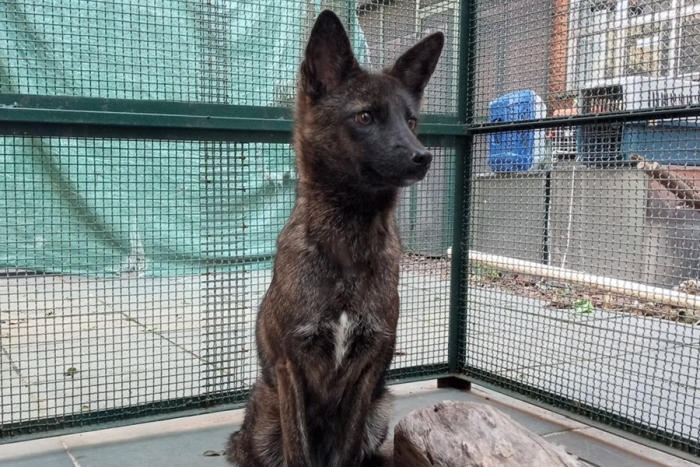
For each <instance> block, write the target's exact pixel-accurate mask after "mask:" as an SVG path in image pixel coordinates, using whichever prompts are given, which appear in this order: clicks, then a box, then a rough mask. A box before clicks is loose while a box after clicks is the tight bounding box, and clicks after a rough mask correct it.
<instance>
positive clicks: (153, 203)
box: [0, 0, 365, 276]
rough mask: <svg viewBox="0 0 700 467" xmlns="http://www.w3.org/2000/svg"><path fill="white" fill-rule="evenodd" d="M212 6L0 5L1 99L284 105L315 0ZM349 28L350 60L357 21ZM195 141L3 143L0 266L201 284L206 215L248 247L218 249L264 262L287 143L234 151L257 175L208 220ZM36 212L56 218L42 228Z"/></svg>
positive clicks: (242, 181)
mask: <svg viewBox="0 0 700 467" xmlns="http://www.w3.org/2000/svg"><path fill="white" fill-rule="evenodd" d="M216 5H217V2H188V1H159V2H155V3H153V4H150V3H149V4H144V3H143V2H139V1H136V0H132V1H130V2H129V1H124V2H114V3H109V2H105V3H102V2H100V3H99V4H98V5H91V4H90V3H86V2H81V1H64V0H55V1H42V2H27V1H21V0H20V1H5V2H1V3H0V43H3V44H4V45H3V46H2V47H0V92H2V93H12V94H30V95H49V96H51V95H65V96H80V97H100V98H109V99H140V100H168V101H196V102H208V103H217V104H237V105H264V106H272V105H277V106H280V105H289V104H290V103H291V102H292V99H293V96H294V82H295V81H294V80H295V77H296V71H297V67H298V63H299V58H300V54H301V45H302V44H303V40H304V38H303V37H302V36H303V35H304V34H305V32H306V26H307V23H308V18H309V14H310V13H311V14H312V15H311V17H313V16H315V15H316V14H317V13H318V12H320V10H321V8H322V6H323V5H322V4H321V2H320V1H315V2H306V3H304V2H295V1H291V0H285V1H279V0H265V1H259V2H256V3H255V4H249V2H228V3H227V4H226V5H225V8H224V7H222V6H219V7H218V8H219V10H217V6H216ZM353 11H356V10H354V9H353ZM348 29H349V30H350V31H351V32H352V36H353V40H354V48H355V49H356V51H357V54H358V56H359V57H360V59H363V57H364V56H365V40H364V37H363V34H362V30H361V29H360V28H359V26H358V18H357V15H356V14H353V15H352V18H351V20H350V21H349V26H348ZM241 70H245V72H244V73H243V72H241ZM125 145H126V147H125ZM201 145H202V143H189V142H184V143H178V144H177V147H173V145H171V144H169V145H161V144H153V143H152V142H148V141H129V142H128V143H125V142H123V141H109V140H90V141H88V142H83V143H81V144H77V143H75V142H71V141H70V140H66V139H60V138H10V137H7V138H1V139H0V147H2V148H3V150H2V153H0V155H1V156H2V160H1V167H2V169H1V171H2V177H0V209H2V210H3V212H6V213H8V215H7V216H3V218H2V220H0V238H2V240H0V267H2V268H19V269H28V270H37V271H41V272H46V273H60V274H88V275H98V276H99V275H107V276H109V275H120V274H124V273H129V274H133V273H136V274H139V275H153V276H160V275H177V274H183V273H184V274H189V273H199V272H202V271H203V270H204V269H205V268H206V264H207V261H208V255H207V246H206V244H207V241H206V240H203V237H205V236H206V235H209V234H210V233H206V232H204V227H203V226H204V225H207V226H209V225H210V223H209V222H208V220H209V216H211V215H214V216H215V218H216V219H215V222H216V225H217V228H216V229H215V230H220V231H221V232H227V231H229V232H230V231H231V230H235V229H234V227H233V224H234V223H240V222H241V216H242V213H245V228H246V229H247V232H246V233H247V235H246V237H247V241H246V244H245V251H242V250H241V249H240V247H238V246H237V245H235V241H236V239H235V238H234V237H231V239H230V242H231V248H230V251H231V252H232V254H234V255H236V256H241V255H245V256H248V257H259V256H269V255H270V254H272V253H273V248H274V240H275V236H276V234H275V233H276V232H278V231H279V229H280V228H281V224H282V223H283V222H284V220H285V219H286V217H287V216H286V213H287V212H288V211H289V209H291V203H292V199H293V198H292V197H291V196H290V190H293V184H291V183H285V180H290V179H293V178H294V157H293V154H292V151H291V150H290V149H289V146H287V145H273V146H270V145H266V146H265V150H264V151H263V150H262V145H249V146H247V148H246V149H247V154H246V157H247V158H248V160H251V159H254V160H255V161H256V164H238V165H237V166H236V169H235V177H236V183H237V186H239V187H241V189H239V190H237V191H236V192H235V193H234V194H233V195H235V202H227V201H226V200H219V201H220V202H221V203H224V204H225V205H226V207H225V209H228V210H229V211H228V212H229V214H230V216H221V215H218V214H212V212H217V213H218V212H219V211H220V210H221V209H223V208H222V207H221V206H216V205H212V203H211V201H207V202H205V201H203V200H205V199H206V198H207V188H206V174H207V172H210V171H211V170H216V169H215V168H212V166H211V164H212V162H211V161H212V159H211V158H210V157H207V154H209V155H211V154H214V153H216V154H223V153H225V150H224V152H223V153H222V149H216V150H214V149H212V150H211V151H209V152H207V151H203V150H202V149H203V148H202V147H201ZM217 151H218V152H217ZM173 154H177V159H176V160H174V158H173ZM231 157H232V158H233V157H234V156H233V155H231ZM236 157H237V156H236ZM224 159H225V158H222V157H219V160H224ZM219 165H221V164H219ZM223 165H226V163H225V162H224V163H223ZM17 193H25V194H26V193H31V196H20V197H18V196H16V194H17ZM47 212H49V213H51V216H50V218H51V219H54V220H55V219H60V222H56V221H54V222H46V213H47ZM271 212H273V213H274V215H270V213H271ZM208 228H209V227H208ZM205 234H206V235H205ZM219 242H226V240H221V239H220V240H219ZM217 260H218V261H220V262H221V261H224V262H225V260H226V258H225V257H224V258H222V257H221V255H220V254H219V255H217ZM233 267H235V266H233Z"/></svg>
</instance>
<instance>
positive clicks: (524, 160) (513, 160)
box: [488, 90, 545, 172]
mask: <svg viewBox="0 0 700 467" xmlns="http://www.w3.org/2000/svg"><path fill="white" fill-rule="evenodd" d="M543 109H544V105H543V104H542V100H541V99H540V98H539V97H538V96H537V95H536V94H535V93H534V92H533V91H530V90H525V91H516V92H511V93H508V94H504V95H502V96H500V97H498V98H496V99H494V100H493V101H491V103H490V104H489V122H515V121H519V120H535V119H538V118H544V116H545V115H543V114H544V111H543ZM538 133H540V132H538V131H536V130H521V131H509V132H503V133H492V134H490V135H489V153H488V163H489V166H490V167H491V170H493V171H494V172H524V171H527V170H530V169H531V168H532V163H533V160H534V159H535V156H536V151H537V150H538V147H537V146H538V145H539V143H540V142H539V141H538V140H539V139H540V135H539V134H538Z"/></svg>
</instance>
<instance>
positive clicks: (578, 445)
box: [0, 381, 697, 467]
mask: <svg viewBox="0 0 700 467" xmlns="http://www.w3.org/2000/svg"><path fill="white" fill-rule="evenodd" d="M392 389H393V391H394V393H395V394H396V395H397V400H396V402H395V417H394V420H395V421H396V420H399V419H400V418H402V417H403V416H405V415H406V414H408V413H409V412H410V411H411V410H413V409H415V408H418V407H423V406H428V405H431V404H434V403H437V402H440V401H443V400H458V401H472V402H479V403H485V404H489V405H492V406H494V407H496V408H497V409H499V410H501V411H503V412H505V413H507V414H508V415H510V416H511V417H512V418H513V419H514V420H515V421H516V422H518V423H520V424H522V425H523V426H524V427H526V428H527V429H529V430H530V431H532V432H534V433H536V434H538V435H540V436H542V437H544V438H545V439H547V440H548V441H549V442H552V443H554V444H558V445H563V446H565V447H566V449H567V451H569V452H570V453H572V454H575V455H577V456H578V457H579V458H580V459H582V460H584V461H585V462H587V463H588V464H590V465H593V466H601V467H651V466H672V467H685V466H692V465H697V464H691V463H690V462H687V461H684V460H682V459H680V458H677V457H675V456H671V455H668V454H666V453H662V452H660V451H657V450H654V449H651V448H647V447H645V446H642V445H639V444H636V443H634V442H631V441H628V440H625V439H622V438H619V437H617V436H614V435H611V434H608V433H605V432H602V431H600V430H598V429H595V428H592V427H589V426H587V425H583V424H581V423H578V422H575V421H572V420H570V419H568V418H565V417H562V416H559V415H557V414H554V413H552V412H549V411H546V410H544V409H541V408H538V407H535V406H531V405H529V404H525V403H523V402H520V401H517V400H515V399H512V398H509V397H506V396H503V395H501V394H498V393H495V392H492V391H489V390H487V389H484V388H479V387H473V388H472V390H471V391H469V392H466V391H460V390H456V389H437V388H436V385H435V381H426V382H420V383H411V384H404V385H399V386H394V387H393V388H392ZM242 417H243V411H242V410H232V411H224V412H216V413H211V414H206V415H197V416H191V417H186V418H177V419H171V420H166V421H159V422H151V423H141V424H138V425H131V426H125V427H118V428H111V429H102V430H96V431H90V432H86V433H81V434H72V435H66V436H57V437H52V438H45V439H40V440H33V441H24V442H16V443H10V444H4V445H0V465H2V466H3V467H146V466H147V467H200V466H201V467H225V466H226V463H225V461H224V458H223V457H221V456H220V455H211V454H219V453H220V452H221V451H222V450H223V449H224V446H225V443H226V439H227V437H228V435H229V434H230V433H231V432H232V431H234V430H236V429H237V427H238V426H239V424H240V422H241V420H242ZM207 454H209V455H207ZM527 467H536V466H527Z"/></svg>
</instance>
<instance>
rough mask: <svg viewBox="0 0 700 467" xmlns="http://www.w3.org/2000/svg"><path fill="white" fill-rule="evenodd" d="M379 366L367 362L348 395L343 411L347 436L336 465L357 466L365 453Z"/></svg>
mask: <svg viewBox="0 0 700 467" xmlns="http://www.w3.org/2000/svg"><path fill="white" fill-rule="evenodd" d="M380 370H381V368H379V366H378V365H377V364H376V363H375V362H371V363H368V364H367V367H366V370H365V371H363V372H362V374H361V376H360V378H359V379H358V381H357V384H356V386H354V387H352V386H351V393H350V394H347V395H346V400H345V401H344V404H345V407H346V408H345V410H344V411H343V413H344V414H345V415H346V417H347V419H346V420H345V421H344V427H345V433H346V434H347V438H346V439H345V443H344V444H343V448H342V450H341V451H340V452H339V453H338V456H337V457H336V463H335V465H336V466H338V467H356V466H359V465H360V462H361V460H362V458H363V456H364V455H365V452H364V449H363V444H365V436H366V430H367V420H368V417H369V412H370V409H371V407H372V395H373V393H374V390H375V387H376V385H377V383H378V382H379V375H380Z"/></svg>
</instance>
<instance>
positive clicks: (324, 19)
mask: <svg viewBox="0 0 700 467" xmlns="http://www.w3.org/2000/svg"><path fill="white" fill-rule="evenodd" d="M356 66H359V65H358V64H357V61H356V60H355V54H354V53H353V51H352V46H351V45H350V39H349V38H348V35H347V33H346V32H345V28H344V27H343V23H341V22H340V19H338V17H337V16H336V15H335V13H333V12H332V11H330V10H324V11H323V12H321V14H320V15H318V18H317V19H316V23H315V24H314V27H313V29H312V30H311V36H310V37H309V42H308V44H307V45H306V53H305V55H304V61H303V62H302V64H301V85H302V88H303V90H304V92H305V93H306V94H308V95H310V96H312V97H320V96H321V95H322V94H323V93H324V92H328V91H330V90H332V89H333V88H335V87H336V86H338V85H340V84H341V83H342V82H343V79H344V77H345V76H346V74H347V73H348V72H349V71H351V70H352V69H353V68H354V67H356Z"/></svg>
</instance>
